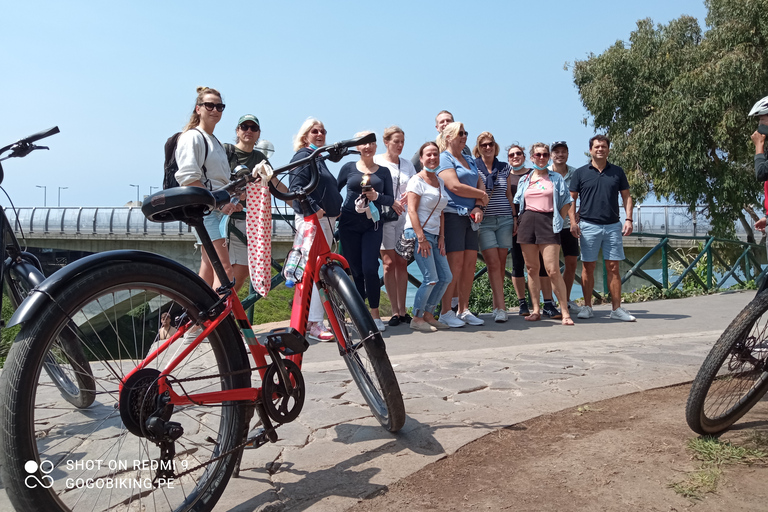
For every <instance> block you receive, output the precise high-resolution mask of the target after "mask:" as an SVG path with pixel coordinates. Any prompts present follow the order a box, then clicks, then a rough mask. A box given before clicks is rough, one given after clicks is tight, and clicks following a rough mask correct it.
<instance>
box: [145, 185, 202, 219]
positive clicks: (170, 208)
mask: <svg viewBox="0 0 768 512" xmlns="http://www.w3.org/2000/svg"><path fill="white" fill-rule="evenodd" d="M215 208H216V199H215V198H214V197H213V194H211V192H210V191H209V190H206V189H204V188H201V187H174V188H169V189H166V190H161V191H160V192H155V193H154V194H152V195H151V196H149V197H147V198H146V199H145V200H144V204H142V205H141V213H143V214H144V216H145V217H146V218H147V219H149V220H151V221H152V222H174V221H182V222H188V221H189V220H192V219H200V218H201V217H202V216H203V215H205V214H206V213H208V212H210V211H211V210H213V209H215Z"/></svg>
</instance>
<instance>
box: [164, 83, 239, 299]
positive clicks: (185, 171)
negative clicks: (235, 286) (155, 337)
mask: <svg viewBox="0 0 768 512" xmlns="http://www.w3.org/2000/svg"><path fill="white" fill-rule="evenodd" d="M224 106H225V105H224V103H222V100H221V94H220V93H219V91H217V90H216V89H211V88H210V87H198V88H197V100H196V101H195V107H194V110H193V111H192V117H191V118H190V119H189V122H188V123H187V126H185V127H184V131H183V132H182V134H181V135H180V136H179V141H178V143H177V144H176V153H175V156H176V163H177V164H178V165H179V170H178V171H176V175H175V178H176V181H178V182H179V185H181V186H193V187H202V188H206V189H208V190H213V189H216V188H220V187H223V186H225V185H228V184H229V162H228V161H227V153H226V152H225V151H224V146H222V145H221V143H220V142H219V139H217V138H216V137H215V136H214V135H213V129H214V128H216V125H217V124H218V122H219V121H221V113H222V112H224ZM206 146H207V147H208V150H207V151H206ZM206 153H207V156H206ZM242 209H243V207H242V206H240V205H238V207H236V206H235V205H232V204H230V203H227V204H225V205H224V206H222V207H221V209H219V210H214V211H212V212H211V213H210V214H209V215H206V216H205V217H204V218H203V225H204V226H205V231H206V232H207V233H208V235H209V236H210V237H211V240H212V241H213V246H214V247H215V248H216V254H217V255H218V256H219V259H220V260H221V264H222V266H223V267H224V270H225V271H226V272H227V276H229V278H230V279H231V278H232V265H230V264H229V251H228V250H227V245H226V243H225V240H224V236H223V235H222V234H221V230H220V229H219V224H221V220H222V218H224V215H229V214H230V213H233V212H235V211H239V210H242ZM195 237H197V234H195ZM199 242H200V240H198V243H199ZM200 277H202V278H203V280H205V282H206V283H208V284H209V285H211V286H213V289H214V290H215V289H217V288H218V287H219V286H221V284H220V283H219V279H218V277H217V276H216V275H215V273H214V271H213V266H212V265H211V262H210V260H209V259H208V255H207V254H206V253H205V251H203V255H202V260H201V262H200Z"/></svg>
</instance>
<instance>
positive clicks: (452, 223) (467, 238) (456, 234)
mask: <svg viewBox="0 0 768 512" xmlns="http://www.w3.org/2000/svg"><path fill="white" fill-rule="evenodd" d="M443 215H444V217H443V219H444V220H445V228H444V233H445V252H446V253H449V252H458V251H477V250H478V249H479V247H480V245H479V244H478V242H477V231H475V230H473V229H472V226H471V224H472V221H471V220H470V218H469V216H467V215H459V214H458V213H449V212H443Z"/></svg>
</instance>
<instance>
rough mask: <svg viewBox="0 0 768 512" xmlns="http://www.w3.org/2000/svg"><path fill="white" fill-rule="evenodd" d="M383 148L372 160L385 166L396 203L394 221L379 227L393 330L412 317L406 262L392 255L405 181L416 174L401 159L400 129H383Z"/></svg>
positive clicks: (402, 218) (401, 224)
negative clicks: (408, 306)
mask: <svg viewBox="0 0 768 512" xmlns="http://www.w3.org/2000/svg"><path fill="white" fill-rule="evenodd" d="M382 138H383V139H384V146H386V148H387V152H386V153H382V154H380V155H376V156H375V157H373V161H374V162H375V163H377V164H379V165H382V166H384V167H387V168H388V169H389V172H390V174H391V175H392V186H393V191H394V195H395V202H394V203H392V209H393V210H394V211H395V212H396V213H397V214H398V215H399V216H400V217H398V219H397V220H396V221H390V222H385V223H384V225H383V226H382V227H381V229H382V241H381V248H380V253H381V262H382V264H383V266H384V287H385V288H386V289H387V296H388V297H389V302H390V303H391V304H392V318H390V319H389V326H390V327H394V326H396V325H399V324H400V323H410V322H411V320H412V317H411V316H410V315H409V314H408V313H407V311H406V309H405V294H406V291H407V289H408V262H407V261H405V260H404V259H403V258H402V257H401V256H400V255H398V254H397V252H395V244H396V243H397V241H398V240H400V236H401V235H402V234H403V230H404V229H405V219H406V217H407V216H408V215H407V213H406V204H407V197H406V192H405V191H406V188H407V187H408V180H410V179H411V177H412V176H413V175H414V174H416V169H414V168H413V164H412V163H411V161H410V160H407V159H405V158H402V157H401V156H400V154H401V153H402V152H403V145H405V132H403V130H402V129H401V128H400V127H399V126H390V127H389V128H387V129H386V130H384V136H383V137H382Z"/></svg>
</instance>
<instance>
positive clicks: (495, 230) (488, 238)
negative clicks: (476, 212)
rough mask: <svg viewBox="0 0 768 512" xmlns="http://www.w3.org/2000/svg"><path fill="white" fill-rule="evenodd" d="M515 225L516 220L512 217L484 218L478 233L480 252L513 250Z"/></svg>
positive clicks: (495, 216)
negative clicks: (513, 229) (513, 227)
mask: <svg viewBox="0 0 768 512" xmlns="http://www.w3.org/2000/svg"><path fill="white" fill-rule="evenodd" d="M513 224H514V219H513V217H512V216H511V215H490V216H488V217H483V221H482V222H481V223H480V229H479V230H478V233H477V236H478V242H479V244H480V250H481V251H487V250H488V249H511V248H512V225H513Z"/></svg>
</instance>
